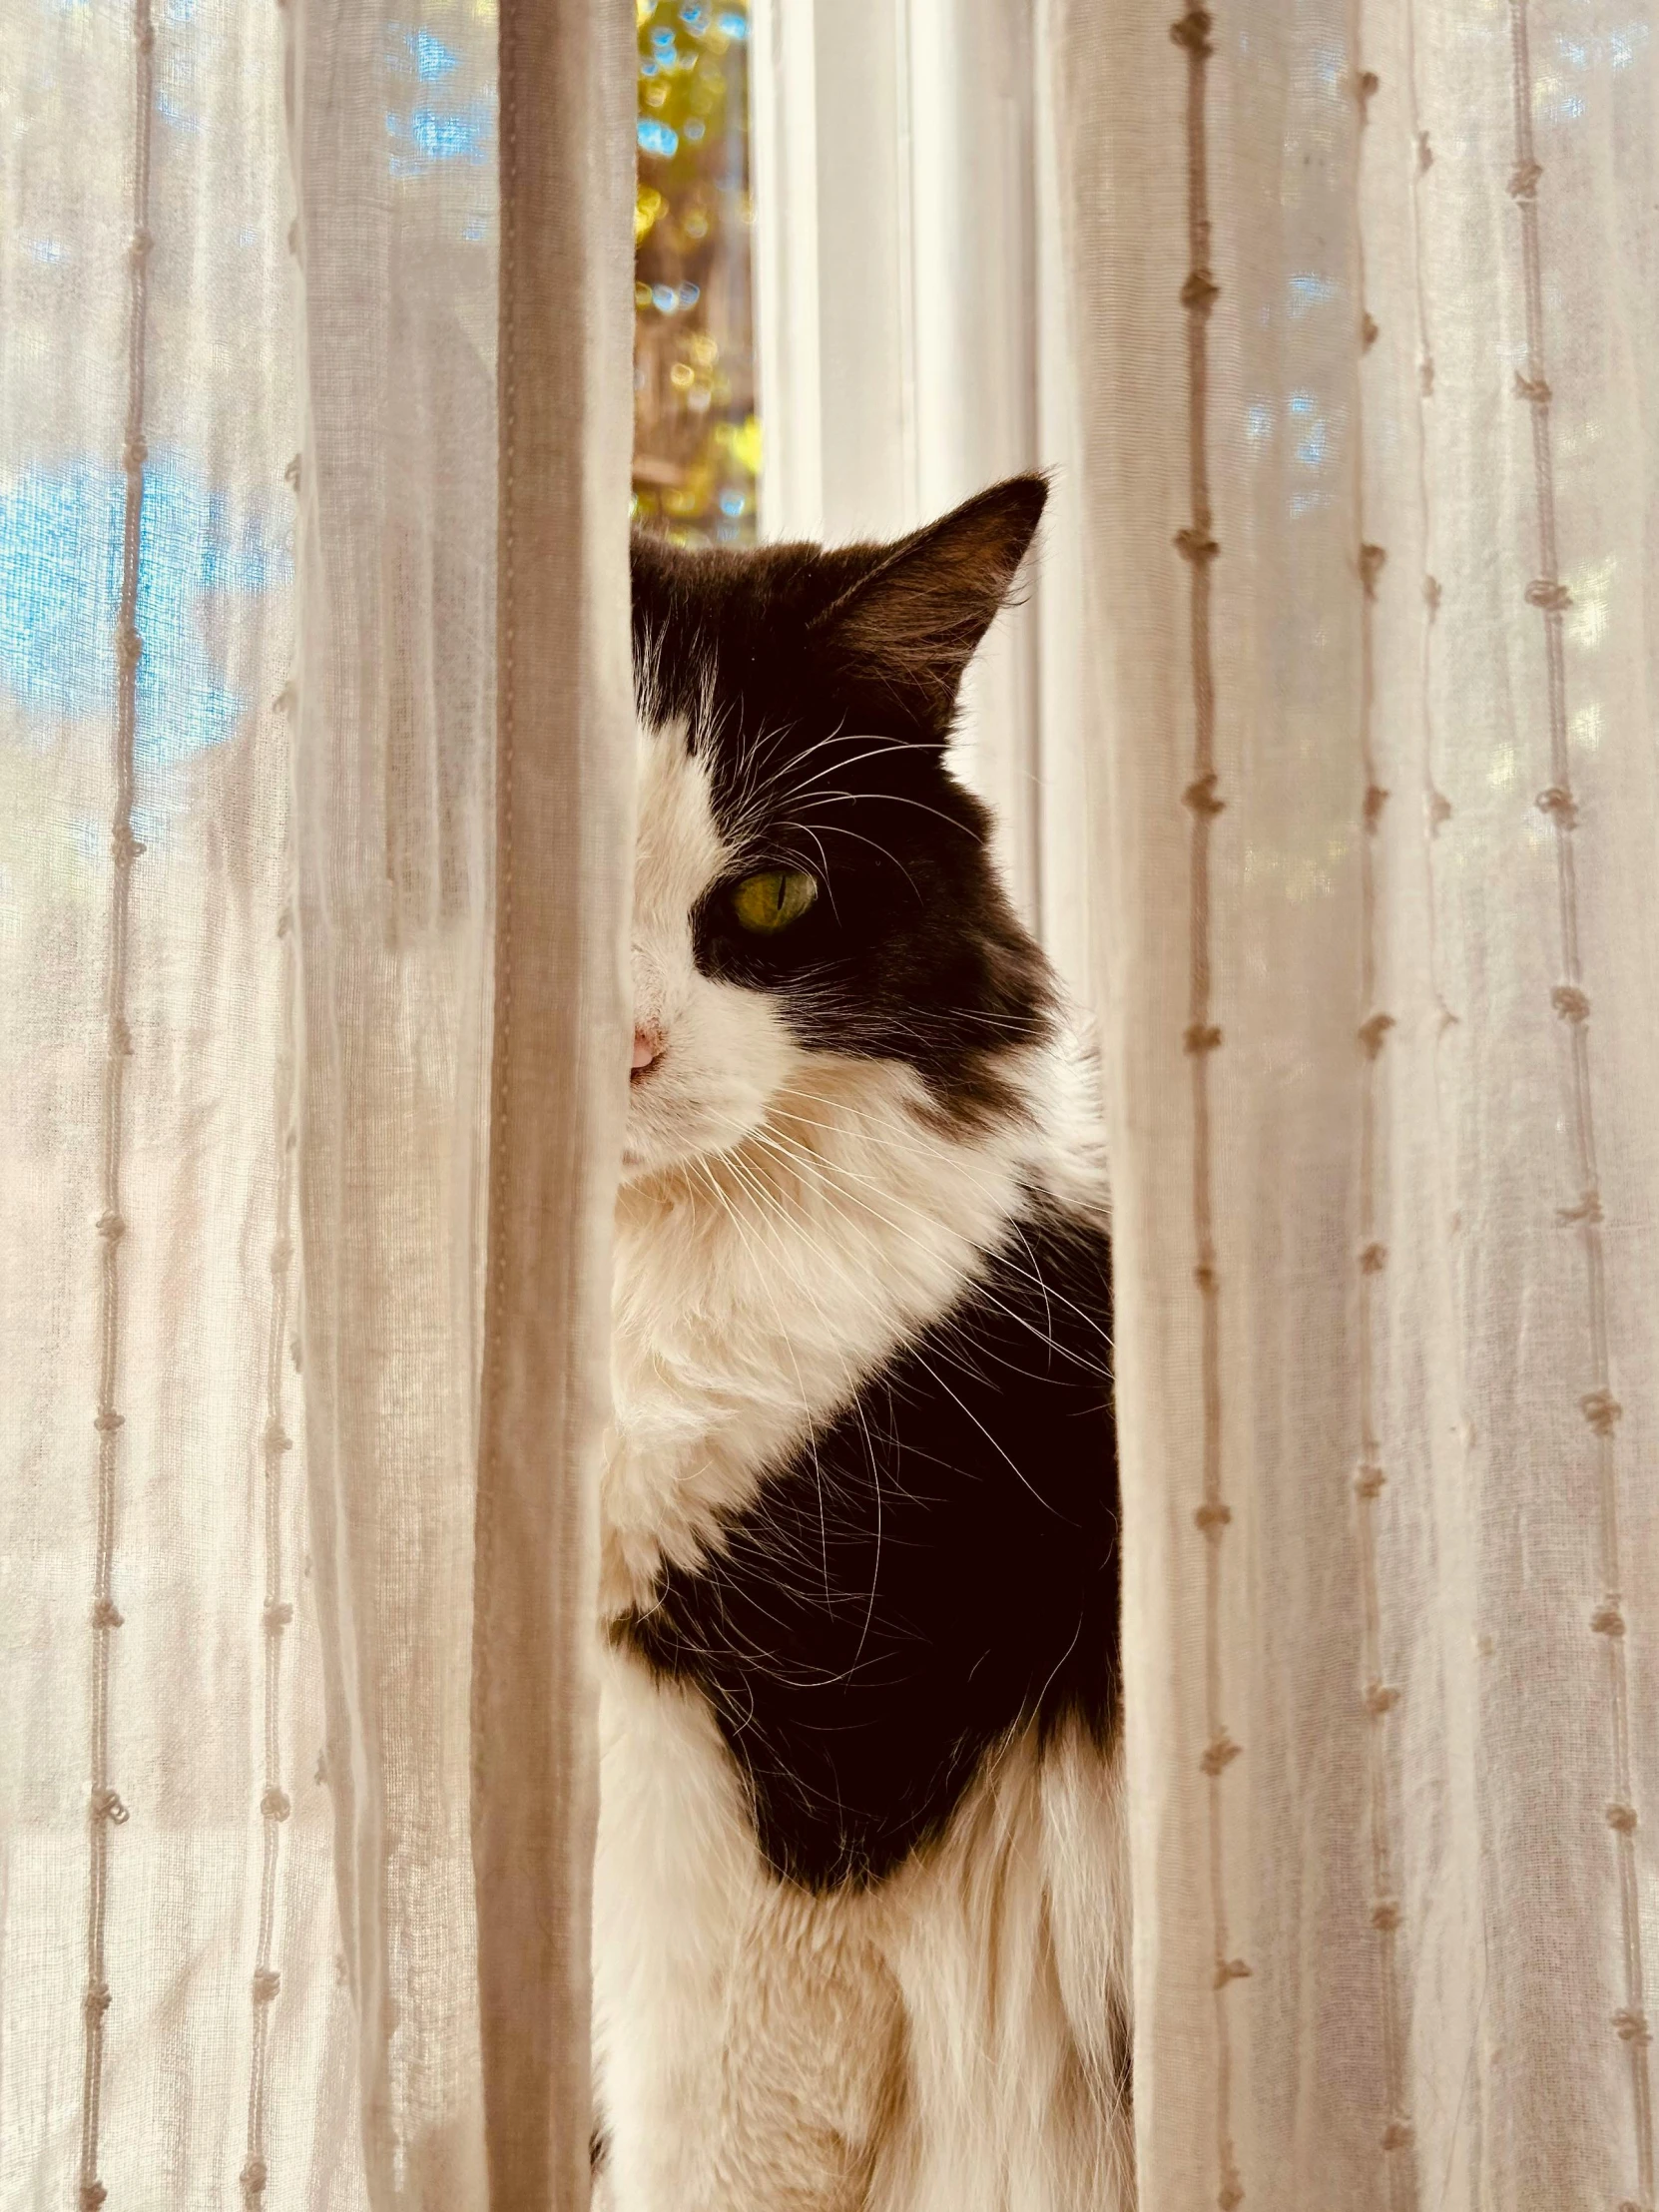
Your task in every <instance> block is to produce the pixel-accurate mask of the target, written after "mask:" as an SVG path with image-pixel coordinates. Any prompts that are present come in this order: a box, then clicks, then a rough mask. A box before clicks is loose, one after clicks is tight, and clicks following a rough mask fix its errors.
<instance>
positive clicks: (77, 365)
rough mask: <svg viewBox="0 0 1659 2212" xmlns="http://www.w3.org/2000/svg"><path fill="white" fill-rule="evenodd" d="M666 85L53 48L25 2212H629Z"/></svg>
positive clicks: (15, 1308) (9, 542)
mask: <svg viewBox="0 0 1659 2212" xmlns="http://www.w3.org/2000/svg"><path fill="white" fill-rule="evenodd" d="M629 31H630V25H629V20H628V17H627V14H626V11H623V12H622V13H621V14H620V15H618V14H617V13H616V12H615V11H602V10H588V9H585V8H576V7H559V8H532V7H529V6H526V5H523V4H522V0H512V4H510V5H509V6H508V7H507V9H506V10H505V12H504V19H503V20H502V21H501V22H500V23H499V24H498V22H497V19H496V11H495V7H494V5H493V4H492V0H465V4H462V0H431V4H430V5H427V6H423V7H421V8H417V9H415V10H413V11H411V10H409V9H407V8H397V9H390V8H380V7H368V8H354V9H347V10H343V11H341V10H337V9H328V8H322V7H317V6H314V5H312V4H311V0H290V4H289V5H288V6H287V7H286V8H285V9H282V10H278V9H277V8H265V9H254V10H248V9H231V8H226V7H223V6H220V5H218V4H217V0H195V4H186V0H154V5H152V0H136V4H135V6H134V7H132V8H131V9H126V10H123V9H121V8H117V7H104V6H98V5H95V6H90V7H73V6H62V7H60V6H59V5H57V4H56V0H53V4H49V5H48V4H43V0H5V4H4V5H0V125H3V135H0V165H3V166H0V211H3V212H0V316H3V328H4V351H3V362H0V1003H3V1004H4V1007H5V1009H6V1020H5V1022H4V1024H3V1025H0V1097H3V1102H4V1125H5V1128H6V1132H7V1137H6V1144H5V1148H4V1153H3V1156H0V1326H3V1333H4V1343H5V1348H6V1349H5V1355H4V1405H5V1411H6V1415H7V1417H6V1420H5V1422H4V1424H3V1426H0V1435H3V1438H4V1442H3V1446H0V1449H3V1450H4V1453H5V1477H4V1480H3V1481H0V1528H3V1531H4V1533H3V1536H0V1577H3V1585H0V1622H3V1625H0V1651H3V1653H4V1660H3V1664H4V1670H5V1691H4V1714H5V1719H4V1727H3V1729H0V1762H3V1764H0V1820H3V1823H4V1826H3V1831H0V1854H3V1856H0V2203H3V2204H4V2205H5V2206H6V2207H7V2208H8V2212H9V2208H10V2207H12V2206H17V2207H19V2208H20V2212H21V2208H24V2207H27V2208H30V2212H32V2208H33V2207H36V2206H42V2207H44V2206H49V2205H57V2204H62V2203H75V2202H79V2203H80V2204H81V2205H82V2206H83V2207H86V2208H93V2207H96V2206H98V2205H100V2204H105V2203H107V2204H109V2205H110V2206H112V2207H117V2206H121V2205H130V2206H135V2207H136V2206H145V2207H148V2206H154V2205H159V2204H167V2205H170V2206H180V2207H185V2206H198V2205H200V2206H203V2207H206V2206H209V2205H215V2206H218V2205H223V2204H225V2203H234V2202H242V2203H245V2204H247V2205H250V2206H263V2205H271V2206H288V2207H292V2208H294V2212H320V2208H322V2207H330V2208H333V2207H339V2208H341V2212H345V2208H354V2207H358V2206H367V2205H374V2206H391V2205H393V2204H395V2205H398V2206H407V2207H411V2208H412V2207H430V2208H432V2212H436V2208H438V2207H443V2208H445V2212H448V2208H451V2207H466V2206H478V2207H482V2206H483V2205H484V2204H485V2203H486V2202H487V2203H489V2204H491V2205H492V2206H494V2207H495V2208H496V2212H503V2208H512V2207H517V2206H523V2207H525V2208H529V2207H532V2206H534V2207H536V2208H537V2212H540V2208H542V2207H544V2206H547V2205H552V2204H558V2205H565V2204H572V2205H574V2204H577V2203H579V2202H582V2201H584V2200H585V2191H586V2171H587V2137H588V2125H589V2113H588V2098H587V2080H586V1972H587V1950H586V1864H587V1857H588V1853H589V1849H590V1843H591V1838H590V1829H591V1813H592V1809H591V1802H590V1801H591V1771H590V1770H591V1761H590V1756H589V1749H588V1738H589V1735H590V1733H591V1730H590V1726H589V1714H588V1710H587V1691H586V1677H585V1664H584V1658H583V1654H584V1651H585V1641H584V1639H585V1636H586V1633H587V1630H588V1625H589V1621H590V1618H591V1607H590V1605H589V1601H588V1595H587V1578H588V1574H589V1567H590V1561H589V1549H590V1546H589V1540H588V1510H587V1500H588V1499H589V1498H590V1497H591V1492H592V1480H591V1478H592V1474H593V1471H594V1459H595V1451H596V1447H597V1441H598V1423H599V1420H600V1417H601V1414H602V1405H603V1361H604V1344H605V1329H604V1308H605V1295H606V1267H605V1235H606V1229H607V1223H608V1213H609V1197H608V1194H609V1191H610V1188H611V1186H612V1184H613V1182H614V1163H613V1161H612V1147H613V1145H614V1141H615V1130H616V1127H617V1123H618V1108H619V1105H620V1101H621V1088H620V1086H621V1082H622V1080H623V1079H622V1077H621V1075H620V1070H621V1069H622V1067H623V1066H624V1064H625V1063H624V1054H623V1050H622V1045H623V1028H624V1013H625V1008H624V996H623V987H624V975H623V966H622V960H623V949H624V943H625V930H624V921H625V912H626V901H627V879H628V872H629V870H628V851H629V839H628V826H627V808H628V792H627V777H628V775H629V773H630V764H631V758H632V752H631V736H630V732H631V711H630V700H629V679H628V665H627V652H628V644H627V582H626V529H627V521H626V517H627V482H628V423H629V380H628V342H629V202H630V199H631V192H632V172H633V161H632V98H631V95H632V65H631V54H630V39H629ZM498 374H499V378H500V387H499V389H500V397H499V402H498Z"/></svg>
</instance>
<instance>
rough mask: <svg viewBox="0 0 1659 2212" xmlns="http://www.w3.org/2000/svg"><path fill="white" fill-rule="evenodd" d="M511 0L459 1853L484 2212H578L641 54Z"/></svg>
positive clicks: (618, 961) (586, 2127)
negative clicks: (466, 1797) (465, 1883)
mask: <svg viewBox="0 0 1659 2212" xmlns="http://www.w3.org/2000/svg"><path fill="white" fill-rule="evenodd" d="M633 29H634V26H633V23H632V20H631V18H630V16H629V14H628V12H627V11H626V10H624V9H610V10H604V9H591V8H586V9H584V8H549V7H547V6H545V5H543V4H541V0H503V6H502V13H501V313H500V330H501V349H500V366H499V389H500V441H499V454H500V463H499V520H498V529H497V540H496V542H497V548H498V562H497V598H498V628H497V637H498V641H499V652H498V660H497V717H496V794H497V798H496V881H497V892H496V906H495V938H494V952H495V962H494V983H495V1002H494V1030H493V1035H494V1051H493V1065H492V1077H493V1084H492V1092H493V1096H492V1111H491V1124H490V1203H489V1253H488V1265H487V1289H486V1302H485V1326H484V1365H483V1406H482V1434H481V1441H480V1451H479V1465H478V1499H477V1528H478V1547H477V1565H476V1579H475V1591H476V1605H475V1612H474V1616H473V1639H472V1728H473V1747H472V1847H473V1867H474V1876H475V1880H476V1886H477V1899H478V1945H479V1956H478V1964H479V1983H480V2006H481V2015H482V2018H481V2025H482V2037H483V2046H482V2047H483V2062H484V2102H485V2121H486V2135H487V2150H488V2168H489V2177H490V2200H489V2201H490V2205H491V2208H492V2212H543V2208H544V2207H545V2208H550V2212H551V2208H563V2207H566V2206H569V2207H571V2208H573V2212H574V2208H577V2207H580V2206H584V2205H586V2203H587V2201H588V2180H589V2164H588V2144H589V2132H590V2125H591V2120H592V2111H591V2096H590V2080H589V2055H588V2053H589V2011H590V1955H589V1935H588V1931H589V1904H590V1891H591V1875H592V1861H593V1842H594V1825H595V1820H596V1816H597V1781H598V1777H597V1726H598V1721H597V1690H596V1683H595V1678H594V1669H593V1653H592V1643H593V1637H594V1633H595V1622H596V1619H597V1593H596V1582H595V1576H596V1569H597V1522H596V1517H595V1516H596V1507H597V1499H598V1472H599V1455H600V1448H601V1428H602V1423H603V1421H604V1418H605V1416H606V1414H607V1412H608V1409H609V1402H610V1243H611V1218H612V1212H613V1207H614V1202H615V1195H616V1183H617V1175H618V1172H619V1169H620V1166H621V1146H622V1127H623V1122H624V1119H625V1117H626V1114H627V1110H628V1089H627V1086H628V1075H627V1065H628V1045H629V1040H630V1038H631V1035H632V1012H631V1008H632V986H631V983H630V980H629V972H628V942H629V929H630V922H631V918H632V910H633V880H634V848H633V779H634V753H635V742H636V741H635V736H634V710H633V675H632V667H631V659H630V653H631V648H630V642H629V621H628V500H627V488H628V481H629V464H630V456H631V451H632V434H633V404H632V401H633V375H632V362H633V291H632V268H633V237H634V231H633V209H634V152H633V148H634V115H635V69H636V56H635V49H634V38H633Z"/></svg>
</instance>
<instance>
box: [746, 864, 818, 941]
mask: <svg viewBox="0 0 1659 2212" xmlns="http://www.w3.org/2000/svg"><path fill="white" fill-rule="evenodd" d="M817 896H818V879H817V877H816V876H812V875H809V874H808V873H807V871H806V869H805V868H798V867H769V868H764V869H763V870H762V871H761V873H760V874H759V875H746V876H745V877H744V879H743V881H742V882H741V883H739V884H738V885H737V886H736V887H735V888H734V890H733V892H732V911H733V913H734V914H736V915H737V917H738V921H739V924H740V926H741V927H743V928H745V929H749V930H753V931H754V933H755V935H756V936H758V937H774V936H776V935H777V934H778V932H779V930H780V929H787V928H788V927H789V925H790V923H791V922H792V921H799V920H800V919H801V917H802V915H803V914H804V913H805V912H806V911H807V909H808V907H809V906H810V905H811V904H812V903H813V901H814V899H815V898H817Z"/></svg>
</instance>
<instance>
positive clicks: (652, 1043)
mask: <svg viewBox="0 0 1659 2212" xmlns="http://www.w3.org/2000/svg"><path fill="white" fill-rule="evenodd" d="M662 1056H663V1033H662V1031H661V1030H660V1029H656V1028H652V1027H650V1026H643V1027H641V1026H636V1028H635V1030H634V1065H633V1068H632V1069H631V1071H630V1072H631V1073H632V1074H634V1075H643V1074H644V1073H645V1071H646V1069H647V1068H649V1067H654V1066H655V1065H656V1063H657V1062H658V1061H659V1060H660V1059H661V1058H662Z"/></svg>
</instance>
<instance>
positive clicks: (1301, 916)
mask: <svg viewBox="0 0 1659 2212" xmlns="http://www.w3.org/2000/svg"><path fill="white" fill-rule="evenodd" d="M1054 30H1055V49H1054V68H1055V77H1054V86H1055V103H1056V110H1057V115H1058V132H1059V140H1060V148H1059V152H1060V164H1061V176H1062V201H1063V213H1064V219H1065V224H1064V227H1065V242H1066V251H1067V258H1068V266H1069V273H1070V277H1071V283H1072V298H1071V307H1072V315H1071V319H1072V323H1073V327H1074V330H1075V333H1076V346H1077V354H1076V358H1077V377H1078V388H1079V417H1080V421H1079V432H1080V450H1081V455H1082V468H1083V489H1084V507H1085V515H1086V557H1085V567H1084V582H1085V603H1086V608H1087V629H1088V635H1089V640H1090V644H1091V647H1092V648H1093V652H1092V669H1091V689H1090V698H1089V728H1088V732H1087V742H1088V745H1089V749H1090V769H1091V779H1092V796H1091V823H1092V831H1091V852H1092V856H1093V866H1094V878H1095V892H1094V903H1095V918H1094V938H1095V966H1096V974H1097V977H1098V979H1099V987H1100V995H1101V1010H1102V1026H1103V1032H1104V1042H1105V1047H1106V1050H1105V1060H1106V1065H1107V1068H1108V1070H1109V1091H1110V1104H1111V1119H1112V1137H1113V1156H1114V1174H1115V1182H1116V1210H1117V1258H1118V1269H1119V1284H1120V1302H1119V1337H1118V1361H1119V1397H1120V1413H1121V1419H1122V1425H1123V1466H1124V1486H1125V1615H1124V1626H1125V1647H1126V1664H1127V1670H1128V1679H1127V1698H1128V1713H1129V1765H1130V1802H1131V1806H1132V1820H1133V1853H1134V1873H1135V1894H1136V1932H1135V1962H1136V1976H1135V1978H1136V2003H1137V2028H1136V2106H1137V2125H1138V2130H1139V2138H1140V2155H1141V2163H1142V2190H1143V2202H1144V2203H1145V2204H1146V2205H1147V2206H1148V2207H1149V2208H1150V2212H1158V2208H1160V2207H1166V2206H1168V2207H1174V2206H1182V2207H1186V2206H1190V2205H1195V2204H1201V2203H1204V2204H1209V2203H1213V2204H1217V2205H1219V2206H1222V2207H1228V2206H1233V2205H1237V2204H1249V2203H1257V2204H1312V2203H1341V2204H1344V2205H1345V2206H1346V2205H1353V2206H1356V2207H1361V2206H1370V2205H1376V2206H1378V2207H1388V2208H1389V2212H1401V2208H1404V2207H1408V2206H1414V2205H1417V2204H1422V2205H1424V2206H1429V2205H1432V2206H1434V2207H1441V2206H1446V2207H1452V2206H1470V2207H1473V2206H1480V2207H1515V2208H1523V2207H1524V2208H1528V2212H1530V2208H1532V2207H1536V2206H1540V2205H1544V2204H1568V2203H1572V2204H1607V2205H1610V2206H1613V2205H1616V2206H1622V2207H1634V2206H1638V2205H1641V2206H1646V2205H1650V2204H1651V2203H1652V2202H1653V2201H1654V2122H1653V2111H1652V2082H1651V2059H1650V2046H1649V2032H1650V2029H1649V2019H1648V1997H1647V1993H1646V1990H1647V1984H1648V1983H1649V1982H1650V1981H1651V1979H1652V1976H1653V1973H1654V1970H1655V1945H1656V1942H1659V1883H1656V1879H1655V1866H1654V1860H1653V1853H1652V1846H1651V1840H1650V1839H1651V1827H1650V1823H1651V1821H1652V1819H1653V1818H1654V1808H1655V1802H1656V1785H1659V1773H1656V1771H1655V1769H1656V1756H1655V1750H1654V1746H1655V1743H1656V1741H1659V1738H1656V1735H1655V1728H1654V1722H1655V1718H1656V1715H1655V1703H1656V1695H1659V1656H1656V1654H1659V1640H1656V1637H1655V1624H1654V1622H1653V1621H1652V1619H1651V1611H1652V1605H1653V1593H1654V1592H1655V1590H1656V1589H1659V1505H1656V1493H1655V1490H1654V1485H1653V1483H1652V1481H1651V1478H1650V1476H1651V1467H1652V1461H1653V1431H1654V1423H1655V1419H1656V1416H1659V1402H1656V1396H1659V1392H1656V1385H1659V1363H1656V1358H1655V1349H1654V1340H1653V1332H1652V1323H1651V1317H1652V1315H1653V1313H1654V1312H1655V1310H1656V1304H1655V1301H1656V1295H1659V1280H1656V1277H1659V1252H1656V1247H1655V1240H1654V1234H1653V1231H1654V1219H1655V1212H1656V1206H1659V1136H1656V1133H1655V1128H1654V1123H1653V1117H1652V1115H1651V1113H1650V1112H1649V1111H1648V1109H1647V1106H1646V1096H1647V1093H1648V1092H1649V1090H1650V1088H1651V1084H1652V1079H1653V1074H1654V1066H1655V1060H1654V1055H1655V1049H1656V1046H1659V1018H1656V1013H1655V1001H1654V996H1653V991H1652V987H1651V978H1652V970H1653V956H1654V947H1655V944H1656V943H1659V903H1656V888H1655V871H1654V868H1653V864H1652V854H1653V849H1654V830H1655V818H1656V811H1659V780H1656V775H1655V753H1654V722H1653V713H1654V690H1653V671H1654V656H1655V649H1656V645H1659V625H1656V623H1655V619H1654V604H1655V602H1654V593H1653V585H1654V568H1653V561H1654V555H1653V546H1654V543H1655V527H1654V526H1655V522H1656V520H1659V509H1656V500H1659V471H1656V466H1655V463H1656V454H1655V450H1654V442H1653V439H1654V430H1653V425H1654V423H1655V421H1656V420H1659V411H1656V405H1655V402H1656V401H1659V385H1656V382H1655V377H1656V373H1659V371H1656V359H1659V356H1656V354H1655V350H1654V345H1653V339H1654V334H1655V333H1654V319H1655V306H1654V302H1655V299H1656V298H1659V293H1656V291H1655V288H1654V281H1653V277H1654V268H1653V262H1654V253H1655V242H1656V230H1655V224H1654V218H1653V213H1652V211H1653V208H1654V205H1655V186H1656V183H1659V140H1656V134H1655V123H1656V88H1659V79H1656V76H1655V66H1654V57H1653V52H1652V43H1651V24H1650V21H1649V19H1648V18H1647V16H1646V15H1645V14H1641V13H1639V12H1638V13H1636V14H1631V13H1629V12H1628V11H1626V12H1623V13H1621V12H1619V11H1618V10H1617V9H1615V8H1613V7H1611V6H1609V5H1601V4H1596V5H1591V6H1574V7H1570V8H1569V7H1566V6H1563V5H1560V4H1557V0H1509V4H1508V5H1507V6H1483V7H1478V8H1474V9H1469V8H1464V7H1446V6H1439V5H1431V4H1427V0H1411V4H1410V5H1408V6H1405V7H1402V8H1398V9H1383V8H1377V7H1373V6H1370V5H1359V6H1352V5H1347V4H1345V5H1341V6H1332V5H1319V6H1315V7H1313V8H1305V9H1299V10H1297V11H1291V10H1269V11H1263V10H1261V9H1254V10H1251V11H1248V12H1244V11H1230V10H1228V9H1227V8H1225V7H1218V8H1216V9H1215V10H1213V11H1207V10H1204V9H1200V8H1194V9H1191V10H1189V11H1187V12H1186V13H1182V12H1181V11H1180V10H1179V9H1178V8H1171V9H1169V10H1167V11H1165V12H1164V13H1163V14H1161V15H1143V16H1114V17H1111V18H1102V16H1101V15H1100V12H1099V11H1098V10H1096V9H1092V8H1087V7H1083V6H1078V5H1070V4H1062V5H1059V6H1057V7H1056V9H1055V11H1054Z"/></svg>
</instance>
